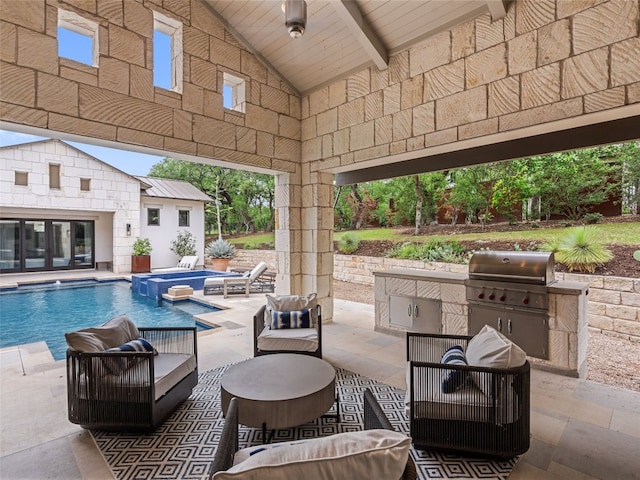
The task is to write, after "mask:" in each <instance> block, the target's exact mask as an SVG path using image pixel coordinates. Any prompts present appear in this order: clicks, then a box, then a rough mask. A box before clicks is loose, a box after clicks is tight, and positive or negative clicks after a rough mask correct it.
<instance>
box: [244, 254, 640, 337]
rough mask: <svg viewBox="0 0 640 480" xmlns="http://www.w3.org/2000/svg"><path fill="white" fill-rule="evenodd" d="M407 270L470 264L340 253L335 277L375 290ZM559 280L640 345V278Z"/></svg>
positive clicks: (605, 325) (594, 325) (601, 326)
mask: <svg viewBox="0 0 640 480" xmlns="http://www.w3.org/2000/svg"><path fill="white" fill-rule="evenodd" d="M237 252H238V255H237V256H236V258H235V259H234V260H233V263H234V264H237V265H238V266H239V265H243V266H254V265H255V264H256V263H258V262H259V261H261V260H263V261H265V262H267V264H268V265H269V268H270V269H273V266H274V265H275V260H274V259H275V252H274V251H272V250H238V251H237ZM405 268H409V269H414V270H418V271H423V272H443V273H450V274H461V275H463V276H466V274H467V273H468V270H469V269H468V266H467V265H459V264H454V263H439V262H432V263H425V262H420V261H415V260H399V259H396V258H383V257H360V256H356V255H340V254H336V255H334V270H333V278H335V279H336V280H341V281H344V282H353V283H360V284H363V285H371V286H372V287H373V286H374V282H375V277H374V276H373V272H376V271H385V270H392V269H405ZM555 278H556V280H558V281H565V282H580V283H587V284H588V285H589V294H588V295H587V308H588V310H587V323H588V327H589V328H591V329H594V330H598V331H600V332H602V333H607V334H611V335H615V336H619V337H622V338H626V339H629V340H633V341H636V342H640V279H634V278H624V277H606V276H602V275H582V274H575V273H561V272H558V273H556V274H555ZM552 295H553V293H552ZM552 305H553V302H552ZM552 308H553V307H552ZM465 315H466V313H465Z"/></svg>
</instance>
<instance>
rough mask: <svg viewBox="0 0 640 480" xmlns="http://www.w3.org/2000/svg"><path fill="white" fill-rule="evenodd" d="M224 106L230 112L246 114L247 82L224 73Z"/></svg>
mask: <svg viewBox="0 0 640 480" xmlns="http://www.w3.org/2000/svg"><path fill="white" fill-rule="evenodd" d="M222 105H223V106H224V108H227V109H229V110H234V111H236V112H241V113H246V94H245V81H244V80H243V79H242V78H240V77H236V76H235V75H231V74H230V73H227V72H223V74H222Z"/></svg>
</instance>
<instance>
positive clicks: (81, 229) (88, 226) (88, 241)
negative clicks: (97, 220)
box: [73, 222, 94, 268]
mask: <svg viewBox="0 0 640 480" xmlns="http://www.w3.org/2000/svg"><path fill="white" fill-rule="evenodd" d="M73 223H74V232H75V235H74V252H75V253H74V261H75V267H76V268H82V267H87V268H91V267H93V265H94V261H93V222H73Z"/></svg>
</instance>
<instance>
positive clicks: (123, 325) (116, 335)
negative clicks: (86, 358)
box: [64, 314, 140, 353]
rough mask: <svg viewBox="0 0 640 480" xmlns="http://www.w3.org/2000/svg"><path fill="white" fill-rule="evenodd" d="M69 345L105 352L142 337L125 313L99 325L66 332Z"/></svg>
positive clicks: (84, 350) (85, 350)
mask: <svg viewBox="0 0 640 480" xmlns="http://www.w3.org/2000/svg"><path fill="white" fill-rule="evenodd" d="M64 337H65V339H66V340H67V345H68V346H69V347H70V348H73V349H74V350H77V351H79V352H83V353H93V352H103V351H104V350H108V349H109V348H113V347H117V346H119V345H123V344H125V343H127V342H129V341H131V340H134V339H136V338H138V337H140V332H139V331H138V327H136V325H135V323H133V322H132V321H131V320H130V319H129V317H128V316H127V315H125V314H122V315H118V316H117V317H113V318H112V319H111V320H108V321H107V322H105V323H103V324H102V325H100V326H99V327H93V328H84V329H82V330H78V331H77V332H68V333H65V334H64Z"/></svg>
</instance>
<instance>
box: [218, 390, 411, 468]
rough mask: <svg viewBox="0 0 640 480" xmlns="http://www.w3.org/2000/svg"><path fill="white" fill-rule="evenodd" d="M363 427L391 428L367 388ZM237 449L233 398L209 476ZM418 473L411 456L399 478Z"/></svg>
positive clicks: (230, 460) (229, 464)
mask: <svg viewBox="0 0 640 480" xmlns="http://www.w3.org/2000/svg"><path fill="white" fill-rule="evenodd" d="M364 429H365V430H372V429H386V430H393V426H392V425H391V422H389V419H388V418H387V417H386V415H385V414H384V412H383V411H382V408H381V407H380V405H379V404H378V402H377V400H376V398H375V397H374V396H373V393H371V390H369V389H368V388H367V389H366V390H365V391H364ZM237 451H238V403H237V400H236V399H235V398H232V399H231V402H230V403H229V408H228V409H227V413H226V415H225V423H224V427H223V428H222V434H221V436H220V441H219V442H218V448H217V449H216V453H215V455H214V457H213V466H212V468H211V473H210V477H209V478H213V475H214V474H215V473H217V472H221V471H224V470H228V469H229V468H231V467H232V466H233V457H234V455H235V453H236V452H237ZM417 478H418V473H417V470H416V465H415V463H414V462H413V459H412V458H411V455H409V457H408V458H407V465H406V467H405V470H404V473H403V475H402V478H401V479H400V480H416V479H417Z"/></svg>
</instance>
